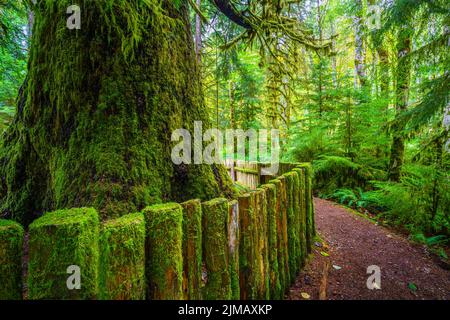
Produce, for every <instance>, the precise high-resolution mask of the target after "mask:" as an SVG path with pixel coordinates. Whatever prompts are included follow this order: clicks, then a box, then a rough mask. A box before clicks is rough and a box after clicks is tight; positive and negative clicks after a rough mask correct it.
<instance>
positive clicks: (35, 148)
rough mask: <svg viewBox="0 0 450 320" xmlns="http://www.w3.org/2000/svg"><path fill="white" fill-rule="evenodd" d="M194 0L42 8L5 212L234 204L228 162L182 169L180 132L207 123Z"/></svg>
mask: <svg viewBox="0 0 450 320" xmlns="http://www.w3.org/2000/svg"><path fill="white" fill-rule="evenodd" d="M186 2H187V1H186V0H181V1H160V0H96V1H92V0H80V1H78V4H79V6H80V8H81V29H80V30H69V29H68V28H67V26H66V22H67V18H68V15H66V10H67V8H68V7H69V6H70V5H72V1H69V0H59V1H44V0H38V1H37V5H36V6H35V7H34V8H33V11H34V14H35V23H34V26H33V39H32V44H31V49H30V61H29V66H28V76H27V79H26V81H25V83H24V85H23V86H22V88H21V91H20V95H19V99H18V109H17V115H16V117H15V120H14V122H13V124H12V126H11V127H10V128H9V130H8V131H7V132H6V134H5V135H4V137H3V138H2V141H1V142H0V150H1V151H0V173H1V181H0V207H1V211H2V213H3V214H4V215H5V216H7V217H10V218H14V219H16V220H19V221H22V222H25V223H28V222H29V221H31V220H33V219H34V217H35V216H37V215H38V214H40V213H42V212H43V211H48V210H53V209H56V208H66V207H80V206H93V207H95V208H97V209H98V210H99V211H100V212H101V213H102V216H103V217H109V216H117V215H122V214H126V213H130V212H134V211H136V210H139V209H142V208H143V207H145V206H146V205H149V204H153V203H158V202H164V201H169V200H176V201H182V200H187V199H190V198H201V199H205V200H206V199H211V198H214V197H218V196H228V195H230V192H231V187H230V186H231V184H230V180H229V179H228V177H227V175H226V172H225V170H224V169H223V168H222V167H220V166H204V165H197V166H194V165H189V166H188V165H184V166H175V165H174V164H173V163H172V161H171V148H172V146H173V144H171V132H172V131H173V130H175V129H179V128H186V129H188V130H190V131H191V132H193V130H191V129H192V128H193V124H194V121H196V120H198V121H203V122H204V128H205V127H206V126H207V122H206V116H205V113H204V111H203V109H204V108H203V105H202V104H203V97H202V93H201V86H200V82H199V74H198V68H197V63H196V58H195V52H194V46H193V40H192V35H191V32H190V28H189V22H188V15H187V10H188V9H187V4H186Z"/></svg>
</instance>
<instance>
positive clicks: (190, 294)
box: [181, 200, 203, 300]
mask: <svg viewBox="0 0 450 320" xmlns="http://www.w3.org/2000/svg"><path fill="white" fill-rule="evenodd" d="M181 206H182V207H183V292H184V299H186V300H200V299H201V298H202V294H201V287H202V252H203V251H202V204H201V202H200V200H191V201H188V202H184V203H182V204H181Z"/></svg>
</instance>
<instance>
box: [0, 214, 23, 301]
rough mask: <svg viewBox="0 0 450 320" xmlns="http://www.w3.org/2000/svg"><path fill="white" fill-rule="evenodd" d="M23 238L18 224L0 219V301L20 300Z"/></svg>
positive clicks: (21, 229)
mask: <svg viewBox="0 0 450 320" xmlns="http://www.w3.org/2000/svg"><path fill="white" fill-rule="evenodd" d="M23 236H24V231H23V228H22V226H21V225H20V224H18V223H16V222H14V221H10V220H2V219H0V300H20V299H22V253H23Z"/></svg>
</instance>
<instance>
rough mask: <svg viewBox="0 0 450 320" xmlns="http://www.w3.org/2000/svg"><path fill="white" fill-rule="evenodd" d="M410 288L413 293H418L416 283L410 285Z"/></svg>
mask: <svg viewBox="0 0 450 320" xmlns="http://www.w3.org/2000/svg"><path fill="white" fill-rule="evenodd" d="M408 288H409V290H411V291H412V292H416V291H417V286H416V285H415V284H414V283H412V282H410V283H408Z"/></svg>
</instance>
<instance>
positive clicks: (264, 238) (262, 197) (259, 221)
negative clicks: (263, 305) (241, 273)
mask: <svg viewBox="0 0 450 320" xmlns="http://www.w3.org/2000/svg"><path fill="white" fill-rule="evenodd" d="M256 197H257V202H256V204H257V206H256V210H257V213H256V226H257V241H258V242H257V246H256V250H257V252H256V254H257V257H258V261H257V263H258V266H259V268H258V269H256V270H258V271H259V273H260V275H259V277H260V278H261V283H260V286H259V290H258V299H261V300H264V299H270V289H269V288H270V269H269V241H268V240H269V239H268V231H269V222H268V217H267V197H266V190H265V189H262V188H259V189H257V191H256ZM256 270H253V272H256Z"/></svg>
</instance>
